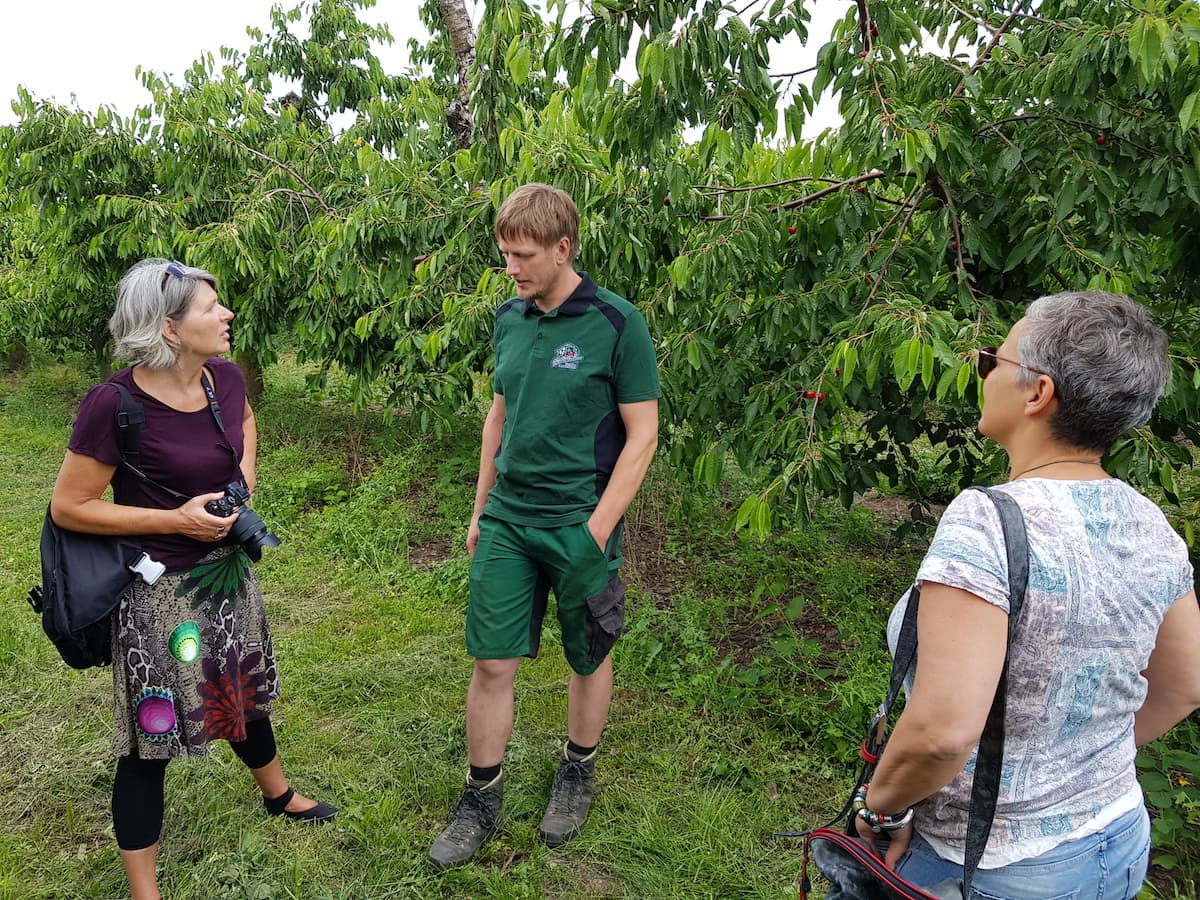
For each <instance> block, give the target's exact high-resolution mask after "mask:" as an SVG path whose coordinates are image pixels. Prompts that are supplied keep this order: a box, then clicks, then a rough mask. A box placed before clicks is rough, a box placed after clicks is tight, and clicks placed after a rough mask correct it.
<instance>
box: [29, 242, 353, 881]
mask: <svg viewBox="0 0 1200 900" xmlns="http://www.w3.org/2000/svg"><path fill="white" fill-rule="evenodd" d="M232 320H233V313H232V312H231V311H230V310H228V309H227V308H226V307H224V306H223V305H221V302H220V301H219V299H218V297H217V292H216V279H215V278H214V277H213V276H212V275H211V274H209V273H208V272H206V271H204V270H203V269H197V268H193V267H190V266H184V265H182V264H180V263H177V262H167V261H166V260H156V259H151V260H144V261H143V262H140V263H138V264H137V265H135V266H134V267H133V268H131V269H130V270H129V271H128V272H127V273H126V274H125V276H124V277H123V278H122V279H121V283H120V285H119V286H118V287H117V302H116V309H115V310H114V312H113V315H112V318H111V319H110V320H109V323H108V327H109V331H111V332H112V336H113V340H114V341H115V342H116V353H117V356H119V357H120V358H122V359H126V360H130V361H131V362H132V363H133V365H132V366H131V367H130V368H127V369H122V370H121V371H120V372H117V373H116V374H115V375H114V376H113V378H112V381H115V382H119V383H120V384H122V385H124V387H125V388H126V389H127V390H128V391H129V393H130V394H131V395H132V396H133V398H134V400H136V401H137V402H138V403H140V404H141V406H142V407H143V410H144V412H145V425H144V427H143V429H142V434H141V443H140V448H141V457H140V469H141V471H142V472H143V473H144V474H145V475H146V476H147V477H148V478H149V479H150V481H144V480H142V479H140V478H138V477H136V476H135V475H134V474H132V473H131V472H130V471H129V470H128V468H126V467H124V466H123V465H122V457H121V452H120V449H119V447H118V438H117V427H116V414H117V411H118V409H119V408H120V396H119V392H118V391H117V390H116V389H114V388H113V387H112V386H110V385H109V384H107V383H105V384H101V385H97V386H96V387H94V388H92V389H91V391H89V392H88V394H87V396H86V397H85V398H84V400H83V402H82V403H81V404H80V407H79V412H78V414H77V415H76V418H75V425H74V428H73V430H72V433H71V439H70V442H69V444H68V449H67V454H66V458H65V459H64V460H63V464H62V468H61V469H60V470H59V473H58V480H57V481H56V482H55V485H54V496H53V499H52V500H51V515H52V516H53V517H54V521H55V522H57V523H58V524H59V525H61V526H63V527H64V528H70V529H72V530H75V531H83V532H90V533H92V534H122V535H131V536H134V537H135V538H136V539H137V542H138V543H139V544H140V545H141V547H142V549H144V550H145V551H146V552H147V553H148V554H149V555H150V556H151V557H152V558H154V559H156V560H157V561H159V562H161V563H162V564H163V565H164V566H165V567H166V570H167V571H166V574H164V575H163V576H162V577H160V578H159V579H158V580H157V581H156V582H155V583H154V584H153V585H150V584H147V583H146V582H145V581H143V580H142V579H135V580H134V583H133V585H132V586H131V587H130V588H129V590H128V591H127V592H126V594H125V596H124V597H123V598H122V599H121V603H120V606H119V608H118V611H117V614H116V615H115V616H114V617H113V634H112V650H113V652H112V660H113V741H112V743H113V753H114V755H115V756H116V757H117V769H116V777H115V779H114V781H113V800H112V809H113V829H114V832H115V834H116V838H117V844H118V846H119V847H120V850H121V859H122V862H123V863H124V865H125V873H126V876H127V877H128V879H129V885H130V889H131V891H132V894H133V900H156V898H158V897H159V892H158V883H157V876H156V872H155V861H156V858H157V853H158V838H159V833H160V831H161V829H162V819H163V775H164V773H165V771H166V767H167V762H168V761H169V760H170V759H171V758H173V757H176V756H182V755H184V754H189V755H203V754H205V753H206V752H207V746H208V742H209V741H210V740H215V739H223V740H227V741H229V744H230V746H231V747H233V749H234V752H235V753H237V755H238V756H239V757H240V758H241V760H242V761H243V762H244V763H245V764H246V765H247V766H248V767H249V768H250V770H251V773H252V774H253V775H254V778H255V780H256V781H257V782H258V786H259V788H260V789H261V790H262V793H263V804H264V805H265V807H266V809H267V811H268V812H269V813H271V814H273V815H286V816H287V817H289V818H292V819H298V820H304V821H328V820H330V819H332V818H333V816H334V814H335V813H336V810H335V809H334V808H333V807H332V806H329V805H328V804H325V803H318V802H316V801H314V800H311V799H308V798H307V797H304V796H302V795H300V794H297V793H295V792H294V791H293V790H292V789H291V788H290V787H288V782H287V779H286V778H285V777H284V774H283V769H282V767H281V766H280V763H279V756H278V754H277V753H276V752H275V738H274V734H273V732H272V729H271V720H270V718H269V716H270V713H271V701H272V700H273V699H275V698H276V697H277V696H278V695H279V677H278V674H277V672H276V667H275V654H274V651H273V649H272V645H271V632H270V630H269V628H268V626H267V619H266V613H265V611H264V608H263V599H262V593H261V592H260V590H259V587H258V581H257V579H256V578H255V575H254V571H253V570H252V569H251V567H250V560H249V557H248V556H247V553H246V551H245V549H243V547H242V546H241V544H239V543H238V542H237V541H236V540H234V539H232V538H231V537H230V536H229V529H230V525H231V524H232V523H233V522H234V521H235V519H236V515H237V514H236V513H235V515H234V516H233V517H230V518H222V517H220V516H215V515H212V514H211V513H209V512H207V511H206V510H205V508H204V505H205V504H206V503H208V502H209V501H212V500H216V499H218V498H221V497H223V496H224V494H225V488H226V486H227V485H229V484H230V483H231V482H235V481H236V482H241V483H242V484H244V485H245V486H246V487H247V488H249V489H253V487H254V463H255V455H256V450H257V434H256V431H255V423H254V413H253V412H252V411H251V409H250V404H249V403H248V402H247V400H246V386H245V382H244V381H243V379H242V375H241V372H240V371H239V370H238V368H237V366H235V365H233V364H232V363H230V362H228V361H226V360H223V359H218V358H216V356H217V354H221V353H227V352H229V347H230V343H229V325H230V322H231V321H232ZM205 381H207V382H208V384H209V385H211V388H212V390H213V393H214V399H215V401H216V402H217V403H218V404H219V406H220V409H221V410H222V413H223V415H222V416H221V419H222V420H223V423H224V428H223V429H222V428H220V427H219V426H218V420H217V417H216V416H215V415H214V413H213V411H212V409H211V408H210V402H209V397H208V394H207V392H206V384H205ZM151 482H157V483H158V485H162V486H165V487H168V488H170V489H171V490H172V491H174V492H177V493H178V494H182V495H184V496H187V497H191V499H190V500H187V501H186V502H184V503H182V504H181V503H180V501H179V500H178V498H177V497H173V496H172V495H171V494H169V493H166V492H165V491H162V490H161V489H159V487H157V486H156V485H154V484H152V483H151ZM110 484H111V485H112V488H113V498H114V502H112V503H110V502H107V501H106V500H103V499H102V495H103V494H104V491H105V489H106V488H107V487H108V486H109V485H110Z"/></svg>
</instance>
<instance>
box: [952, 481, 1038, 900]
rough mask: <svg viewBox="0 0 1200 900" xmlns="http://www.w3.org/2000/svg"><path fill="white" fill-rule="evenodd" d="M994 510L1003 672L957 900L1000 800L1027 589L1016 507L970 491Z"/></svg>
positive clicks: (974, 791) (998, 494) (979, 770)
mask: <svg viewBox="0 0 1200 900" xmlns="http://www.w3.org/2000/svg"><path fill="white" fill-rule="evenodd" d="M971 490H976V491H981V492H982V493H984V494H986V495H987V496H988V497H989V498H990V499H991V501H992V502H993V503H994V504H996V510H997V511H998V512H999V513H1000V527H1001V529H1002V530H1003V532H1004V547H1005V551H1006V553H1007V557H1008V644H1007V652H1006V653H1005V655H1004V666H1003V667H1002V668H1001V670H1000V680H999V681H998V682H997V683H996V696H995V697H993V698H992V707H991V709H989V710H988V717H987V723H986V724H985V725H984V726H983V734H982V735H981V736H980V738H979V749H978V750H976V752H975V778H974V780H973V781H972V782H971V810H970V813H969V814H968V816H967V839H966V841H967V843H966V850H965V855H964V859H963V896H964V897H969V896H971V878H972V877H973V876H974V874H975V870H976V868H978V866H979V861H980V860H981V859H983V850H984V848H985V847H986V846H987V842H988V836H989V835H990V834H991V833H992V818H993V817H994V816H995V815H996V803H997V801H998V800H999V795H1000V769H1001V765H1002V763H1003V761H1004V712H1005V707H1006V701H1007V698H1008V664H1009V661H1010V660H1011V659H1012V646H1013V638H1014V637H1015V636H1016V633H1017V620H1018V619H1019V618H1020V615H1021V610H1022V608H1023V607H1024V605H1025V592H1026V590H1027V589H1028V587H1029V540H1028V537H1027V535H1026V533H1025V518H1024V516H1022V515H1021V507H1020V506H1018V505H1017V501H1016V500H1014V499H1013V498H1012V497H1010V496H1009V495H1008V494H1006V493H1004V492H1003V491H995V490H991V489H990V488H983V487H975V488H971Z"/></svg>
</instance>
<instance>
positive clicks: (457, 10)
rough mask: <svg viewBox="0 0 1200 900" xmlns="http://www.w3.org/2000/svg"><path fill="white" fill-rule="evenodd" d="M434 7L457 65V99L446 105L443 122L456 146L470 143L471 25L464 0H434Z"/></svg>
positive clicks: (472, 58) (472, 50)
mask: <svg viewBox="0 0 1200 900" xmlns="http://www.w3.org/2000/svg"><path fill="white" fill-rule="evenodd" d="M438 9H440V10H441V13H442V19H443V20H444V21H445V23H446V32H447V33H448V35H449V37H450V49H451V50H453V51H454V61H455V64H456V65H457V68H458V99H457V100H451V101H450V103H448V104H447V105H446V124H448V125H449V126H450V130H451V131H452V132H453V133H454V137H455V138H456V139H457V141H458V146H459V148H460V149H462V150H465V149H467V148H468V147H470V146H471V133H472V132H473V131H474V130H475V118H474V117H473V116H472V115H471V66H472V65H473V64H474V62H475V28H474V27H473V26H472V25H471V17H470V15H468V13H467V5H466V0H438Z"/></svg>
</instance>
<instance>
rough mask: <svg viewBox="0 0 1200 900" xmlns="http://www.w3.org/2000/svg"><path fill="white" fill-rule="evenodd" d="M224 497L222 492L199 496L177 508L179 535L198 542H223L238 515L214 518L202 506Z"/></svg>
mask: <svg viewBox="0 0 1200 900" xmlns="http://www.w3.org/2000/svg"><path fill="white" fill-rule="evenodd" d="M224 496H225V492H224V491H214V492H213V493H211V494H200V495H199V496H198V497H193V498H192V499H191V500H189V501H188V502H187V503H185V504H183V506H181V507H179V509H178V512H179V516H180V524H179V529H178V531H179V533H180V534H186V535H187V536H188V537H190V538H194V539H195V540H198V541H209V542H216V541H220V540H224V538H225V536H226V535H227V534H229V529H230V528H231V527H232V525H233V523H234V520H235V519H237V517H238V513H236V512H235V513H234V514H233V515H232V516H229V517H228V518H221V517H220V516H214V515H213V514H212V513H210V512H208V511H207V510H206V509H205V508H204V505H205V504H206V503H211V502H212V501H213V500H220V499H222V498H223V497H224Z"/></svg>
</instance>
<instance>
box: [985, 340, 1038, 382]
mask: <svg viewBox="0 0 1200 900" xmlns="http://www.w3.org/2000/svg"><path fill="white" fill-rule="evenodd" d="M996 350H997V348H996V347H980V348H979V349H978V350H977V351H976V357H975V368H976V370H977V371H978V372H979V377H980V378H981V379H983V378H987V377H988V376H989V375H991V374H992V370H993V369H995V368H996V366H997V365H999V364H1000V363H1002V362H1006V363H1010V364H1012V365H1014V366H1019V367H1021V368H1022V369H1028V370H1029V371H1030V372H1037V373H1038V374H1039V375H1049V374H1050V373H1049V372H1043V371H1042V370H1041V369H1035V368H1034V367H1033V366H1027V365H1025V363H1023V362H1017V361H1016V360H1015V359H1009V358H1008V357H1007V356H1001V355H1000V354H999V353H997V352H996Z"/></svg>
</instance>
